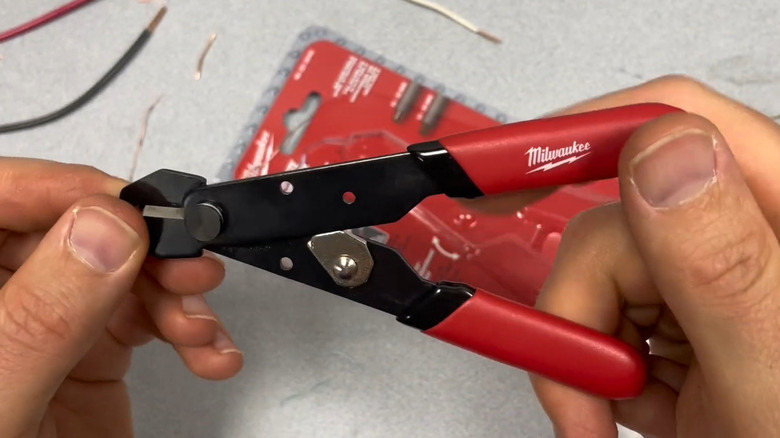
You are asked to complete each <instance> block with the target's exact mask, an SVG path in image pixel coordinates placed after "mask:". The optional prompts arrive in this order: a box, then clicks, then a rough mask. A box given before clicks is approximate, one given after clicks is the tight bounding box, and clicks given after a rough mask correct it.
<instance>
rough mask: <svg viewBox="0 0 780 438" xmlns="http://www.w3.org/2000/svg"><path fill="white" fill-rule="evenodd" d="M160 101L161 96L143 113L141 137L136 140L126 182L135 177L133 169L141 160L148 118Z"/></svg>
mask: <svg viewBox="0 0 780 438" xmlns="http://www.w3.org/2000/svg"><path fill="white" fill-rule="evenodd" d="M161 99H162V96H159V97H157V99H156V100H155V101H154V102H152V104H151V105H149V108H147V109H146V112H145V113H144V118H143V121H142V122H141V135H140V136H139V138H138V143H137V144H136V146H135V153H134V155H133V164H132V165H131V167H130V176H129V177H128V181H132V180H133V176H134V175H135V169H136V168H137V167H138V161H139V160H140V158H141V149H142V148H143V147H144V141H146V131H147V130H148V127H149V118H150V117H151V115H152V111H154V108H155V107H156V106H157V104H158V103H160V100H161Z"/></svg>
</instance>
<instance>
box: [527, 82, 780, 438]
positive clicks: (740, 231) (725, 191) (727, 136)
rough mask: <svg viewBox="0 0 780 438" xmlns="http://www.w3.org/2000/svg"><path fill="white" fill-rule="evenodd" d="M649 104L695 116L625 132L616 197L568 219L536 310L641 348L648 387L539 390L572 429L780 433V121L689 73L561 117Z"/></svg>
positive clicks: (557, 424) (538, 386) (588, 432)
mask: <svg viewBox="0 0 780 438" xmlns="http://www.w3.org/2000/svg"><path fill="white" fill-rule="evenodd" d="M638 102H661V103H666V104H669V105H673V106H676V107H678V108H682V109H684V110H686V111H687V112H688V114H674V115H670V116H666V117H663V118H661V119H658V120H656V121H654V122H651V123H649V124H647V125H645V126H644V127H642V128H641V129H640V130H638V131H637V132H636V133H635V134H634V135H633V137H632V138H631V139H630V140H629V142H628V143H627V144H626V146H625V149H624V151H623V153H622V155H621V159H620V164H619V175H620V176H619V183H620V192H621V202H620V203H616V204H612V205H608V206H604V207H602V208H597V209H594V210H591V211H588V212H585V213H584V214H582V215H580V216H579V217H577V218H575V219H574V220H573V221H571V223H570V224H569V226H568V227H567V229H566V230H565V232H564V234H563V237H562V241H561V245H560V248H559V252H558V257H557V260H556V263H555V266H554V268H553V271H552V273H551V275H550V277H549V279H548V281H547V283H546V284H545V286H544V288H543V291H542V292H541V294H540V296H539V298H538V302H537V308H539V309H541V310H544V311H546V312H550V313H552V314H556V315H559V316H562V317H564V318H567V319H570V320H573V321H575V322H578V323H581V324H584V325H586V326H589V327H592V328H594V329H597V330H600V331H602V332H606V333H610V334H614V335H616V336H618V337H620V338H622V339H623V340H625V341H627V342H629V343H630V344H633V345H635V346H636V347H637V348H638V349H639V350H641V351H642V352H643V353H646V354H647V362H648V369H649V377H648V385H647V387H646V389H645V391H644V392H643V393H642V394H641V395H640V396H639V397H638V398H636V399H632V400H622V401H612V402H610V401H606V400H602V399H598V398H596V397H593V396H590V395H587V394H583V393H580V392H578V391H576V390H574V389H571V388H568V387H565V386H562V385H560V384H557V383H554V382H551V381H549V380H546V379H543V378H541V377H539V376H531V378H532V382H533V385H534V389H535V391H536V393H537V395H538V397H539V399H540V402H541V404H542V406H543V408H544V409H545V411H546V412H547V414H548V415H549V416H550V418H551V420H552V422H553V424H554V428H555V431H556V435H557V436H561V437H578V438H588V437H599V438H604V437H616V436H617V435H618V433H617V428H616V426H615V423H616V422H618V423H620V424H623V425H625V426H626V427H628V428H630V429H633V430H635V431H637V432H639V433H641V434H644V435H645V436H653V437H659V438H665V437H721V436H722V437H741V438H742V437H754V436H756V437H757V436H776V435H780V414H779V413H778V410H777V407H778V406H780V372H778V369H777V368H778V366H779V365H778V364H780V318H778V314H780V295H778V294H777V293H778V291H779V290H780V270H779V269H778V266H780V265H778V261H779V260H780V245H779V244H778V238H777V234H778V232H780V179H778V178H777V172H778V171H780V127H778V126H777V125H776V124H775V123H773V122H772V121H771V120H770V119H769V118H767V117H764V116H763V115H761V114H760V113H757V112H756V111H753V110H751V109H749V108H747V107H745V106H743V105H740V104H739V103H737V102H734V101H733V100H731V99H729V98H727V97H725V96H722V95H720V94H718V93H716V92H715V91H713V90H711V89H709V88H707V87H705V86H703V85H701V84H699V83H697V82H695V81H692V80H690V79H686V78H681V77H668V78H662V79H659V80H655V81H651V82H649V83H646V84H643V85H641V86H638V87H636V88H632V89H628V90H623V91H620V92H617V93H613V94H610V95H607V96H604V97H601V98H598V99H594V100H592V101H589V102H585V103H583V104H579V105H576V106H574V107H572V108H568V109H566V110H565V111H563V112H562V113H573V112H581V111H588V110H594V109H599V108H605V107H614V106H620V105H626V104H631V103H638ZM647 340H649V347H648V344H647V343H646V341H647Z"/></svg>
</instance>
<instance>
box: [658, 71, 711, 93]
mask: <svg viewBox="0 0 780 438" xmlns="http://www.w3.org/2000/svg"><path fill="white" fill-rule="evenodd" d="M650 85H655V86H658V87H659V88H662V89H665V90H668V91H670V92H672V93H674V94H685V95H691V94H694V95H695V94H698V93H703V92H706V91H707V90H708V89H709V88H708V87H707V85H705V84H704V83H703V82H701V81H699V80H698V79H696V78H694V77H691V76H687V75H683V74H670V75H665V76H661V77H659V78H658V79H655V80H653V81H651V82H650Z"/></svg>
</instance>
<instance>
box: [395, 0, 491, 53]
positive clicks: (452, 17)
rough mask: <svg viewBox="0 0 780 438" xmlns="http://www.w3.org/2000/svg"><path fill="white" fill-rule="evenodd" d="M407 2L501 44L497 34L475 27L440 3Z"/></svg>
mask: <svg viewBox="0 0 780 438" xmlns="http://www.w3.org/2000/svg"><path fill="white" fill-rule="evenodd" d="M406 1H407V2H409V3H412V4H414V5H417V6H420V7H423V8H426V9H430V10H431V11H434V12H437V13H439V14H441V15H443V16H445V17H447V18H449V19H450V20H452V21H454V22H455V23H458V24H459V25H461V26H463V27H465V28H466V29H468V30H470V31H471V32H473V33H475V34H477V35H479V36H481V37H482V38H485V39H487V40H488V41H492V42H494V43H496V44H501V39H500V38H498V37H497V36H495V35H493V34H491V33H489V32H487V31H486V30H484V29H480V28H479V27H477V26H476V25H475V24H474V23H472V22H470V21H468V20H466V19H465V18H463V17H461V16H460V15H458V14H456V13H455V12H453V11H451V10H449V9H447V8H445V7H444V6H442V5H439V4H437V3H434V2H431V1H427V0H406Z"/></svg>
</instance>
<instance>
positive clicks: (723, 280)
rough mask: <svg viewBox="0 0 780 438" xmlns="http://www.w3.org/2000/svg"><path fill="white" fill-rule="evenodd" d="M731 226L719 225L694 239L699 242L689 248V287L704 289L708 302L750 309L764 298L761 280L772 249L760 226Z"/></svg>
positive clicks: (770, 259) (764, 275) (766, 269)
mask: <svg viewBox="0 0 780 438" xmlns="http://www.w3.org/2000/svg"><path fill="white" fill-rule="evenodd" d="M732 225H733V227H730V228H731V230H729V231H728V232H723V231H722V230H723V228H722V227H720V226H719V227H718V230H719V231H718V232H712V233H706V234H704V235H705V236H707V238H704V239H697V241H698V242H700V243H698V244H697V245H693V246H692V248H691V250H690V251H689V257H688V260H689V261H690V262H689V264H688V271H689V278H690V279H691V281H692V282H693V286H694V287H696V288H701V289H704V291H703V293H705V294H706V296H707V297H708V302H715V303H721V304H724V305H727V306H728V307H729V308H730V309H732V310H733V311H736V312H740V311H742V310H749V309H752V308H754V307H755V306H756V305H759V304H760V303H761V302H762V301H763V299H764V298H765V297H766V295H767V293H768V290H767V287H766V286H764V285H763V284H762V279H764V278H766V276H767V274H768V272H769V267H770V266H771V262H772V251H771V247H770V240H769V239H768V238H767V236H766V233H765V232H764V231H763V230H762V229H761V228H759V227H745V226H743V225H742V224H732ZM711 228H714V227H711ZM713 231H714V230H713ZM712 299H714V301H713V300H712Z"/></svg>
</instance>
